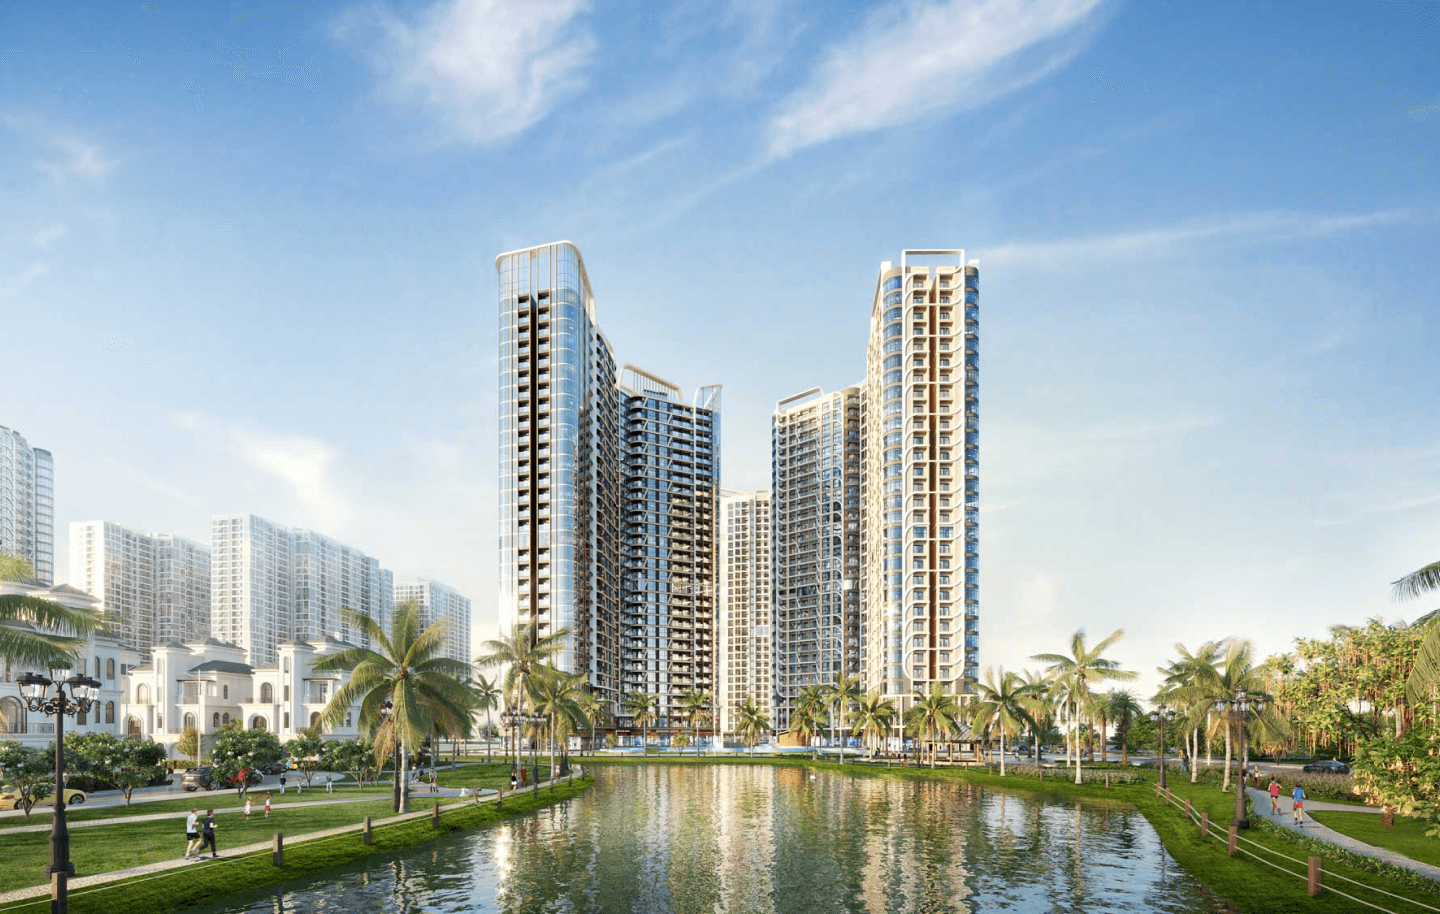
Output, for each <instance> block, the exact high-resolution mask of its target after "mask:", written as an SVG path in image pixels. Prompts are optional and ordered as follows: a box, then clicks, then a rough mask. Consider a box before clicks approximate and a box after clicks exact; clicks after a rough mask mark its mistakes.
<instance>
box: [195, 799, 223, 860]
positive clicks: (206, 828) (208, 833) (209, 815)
mask: <svg viewBox="0 0 1440 914" xmlns="http://www.w3.org/2000/svg"><path fill="white" fill-rule="evenodd" d="M200 834H201V838H202V840H201V841H200V853H199V856H201V857H203V856H205V848H207V847H208V848H210V859H211V860H214V859H215V858H217V857H219V856H220V851H219V850H218V849H216V847H215V810H213V809H207V810H205V822H204V825H203V826H202V828H201V832H200Z"/></svg>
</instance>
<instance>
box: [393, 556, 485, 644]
mask: <svg viewBox="0 0 1440 914" xmlns="http://www.w3.org/2000/svg"><path fill="white" fill-rule="evenodd" d="M411 600H413V601H414V602H415V603H416V605H418V606H419V607H420V617H421V619H422V620H423V623H424V624H425V625H426V626H429V625H431V624H432V623H434V622H438V621H441V620H444V621H445V622H446V623H447V624H448V634H447V635H446V638H445V650H444V652H443V653H444V656H446V657H449V658H450V659H451V660H457V661H459V662H460V663H470V662H471V661H472V660H473V659H474V658H473V657H471V655H470V598H469V597H466V596H462V595H461V594H460V592H459V591H458V590H456V589H455V588H453V587H447V586H445V585H444V584H441V583H440V582H439V581H429V580H426V579H424V578H415V577H406V578H399V579H397V580H396V581H395V599H394V605H396V606H399V605H400V604H401V603H405V602H407V601H411Z"/></svg>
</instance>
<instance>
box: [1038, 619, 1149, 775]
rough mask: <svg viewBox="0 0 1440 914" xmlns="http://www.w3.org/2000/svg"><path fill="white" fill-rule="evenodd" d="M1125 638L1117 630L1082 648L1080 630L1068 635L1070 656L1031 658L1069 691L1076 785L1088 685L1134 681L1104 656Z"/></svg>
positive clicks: (1082, 640) (1129, 673)
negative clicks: (1116, 680)
mask: <svg viewBox="0 0 1440 914" xmlns="http://www.w3.org/2000/svg"><path fill="white" fill-rule="evenodd" d="M1124 636H1125V630H1124V629H1123V628H1117V629H1115V631H1114V632H1112V633H1111V634H1110V637H1108V638H1106V639H1105V640H1104V641H1101V642H1100V643H1099V644H1097V645H1095V646H1094V647H1087V646H1086V645H1085V630H1084V629H1083V628H1082V629H1080V630H1079V631H1077V632H1075V634H1074V635H1071V636H1070V655H1069V656H1066V655H1064V654H1036V655H1034V656H1033V657H1032V658H1031V659H1032V660H1039V661H1042V662H1044V663H1048V664H1050V672H1051V674H1052V675H1054V677H1055V678H1056V680H1057V681H1064V682H1065V683H1066V685H1067V687H1068V690H1069V692H1070V696H1069V700H1070V707H1071V711H1072V712H1073V721H1072V722H1073V724H1074V730H1075V783H1077V784H1079V783H1080V780H1081V776H1080V728H1081V727H1082V726H1083V724H1084V721H1083V720H1082V711H1083V709H1084V708H1085V707H1086V705H1087V704H1088V703H1089V698H1090V683H1091V682H1092V681H1095V682H1099V681H1101V680H1105V679H1134V678H1135V673H1134V672H1133V671H1131V670H1122V669H1120V664H1119V663H1117V662H1116V661H1114V660H1110V659H1107V658H1106V657H1105V656H1104V654H1105V651H1106V649H1107V648H1109V647H1110V646H1111V645H1112V644H1114V643H1115V642H1116V641H1119V640H1120V639H1121V638H1123V637H1124Z"/></svg>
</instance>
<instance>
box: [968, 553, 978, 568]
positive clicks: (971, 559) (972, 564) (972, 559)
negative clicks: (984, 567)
mask: <svg viewBox="0 0 1440 914" xmlns="http://www.w3.org/2000/svg"><path fill="white" fill-rule="evenodd" d="M965 570H966V571H979V570H980V557H979V556H978V555H975V556H966V557H965Z"/></svg>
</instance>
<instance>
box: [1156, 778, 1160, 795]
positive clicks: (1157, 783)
mask: <svg viewBox="0 0 1440 914" xmlns="http://www.w3.org/2000/svg"><path fill="white" fill-rule="evenodd" d="M1155 797H1156V799H1159V797H1160V782H1159V781H1156V782H1155Z"/></svg>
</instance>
